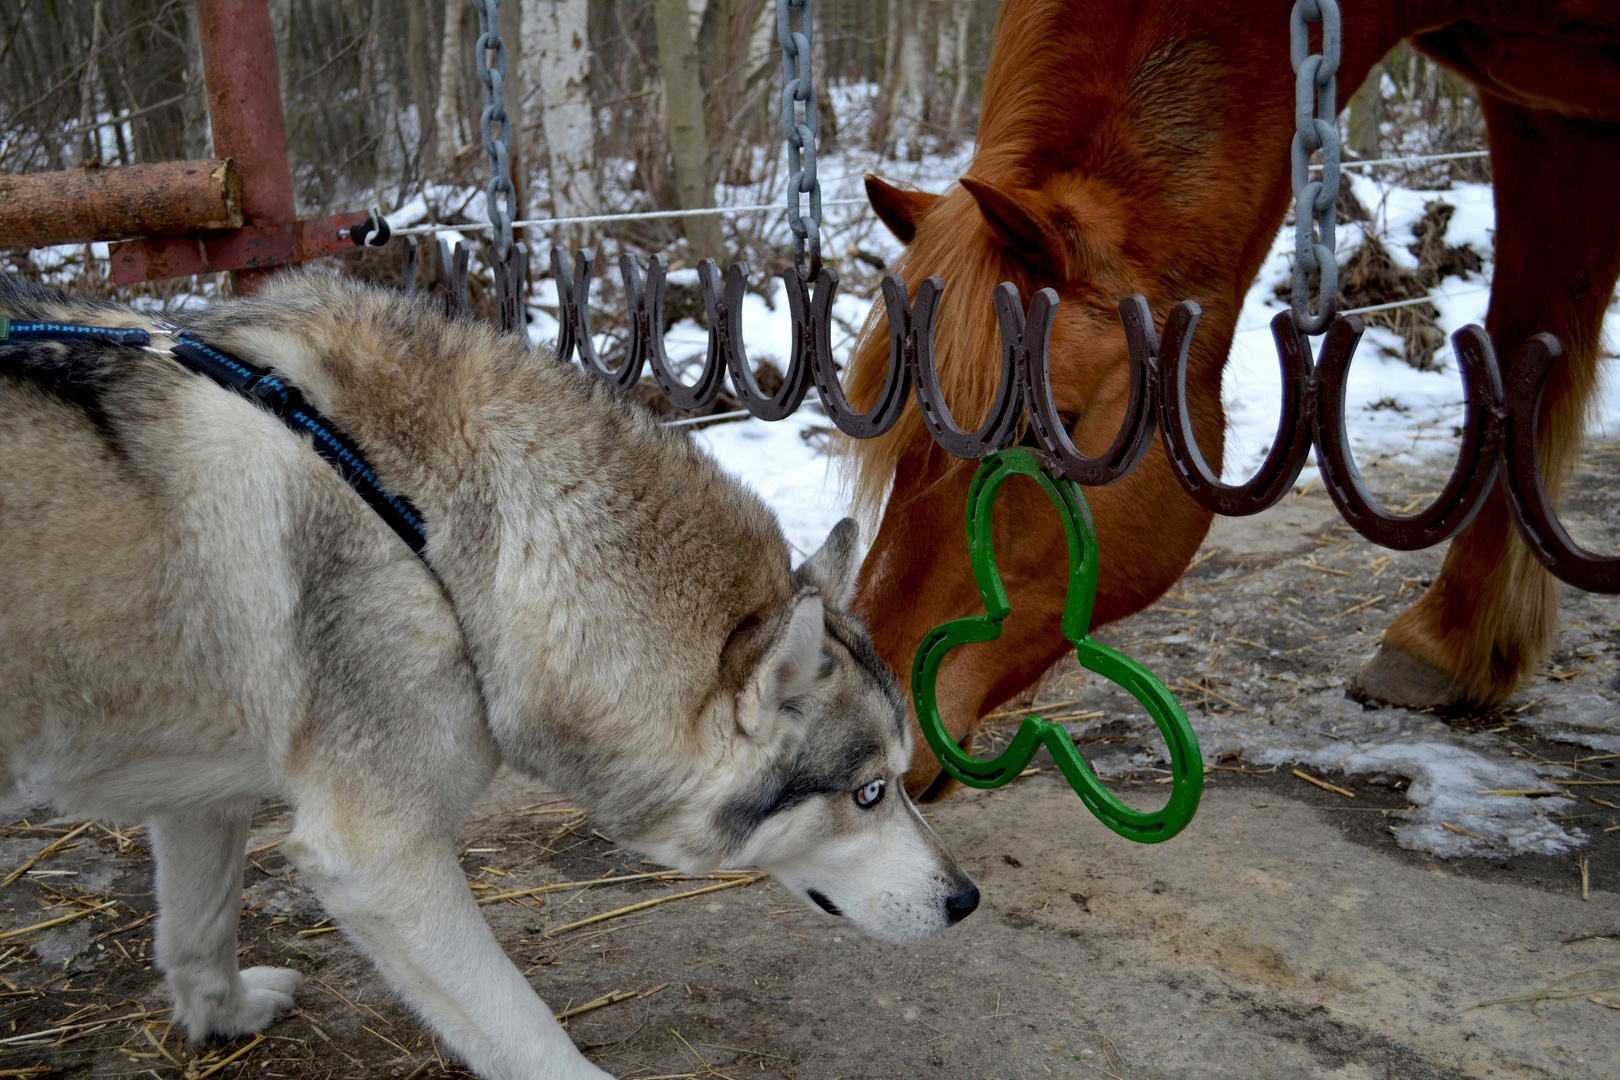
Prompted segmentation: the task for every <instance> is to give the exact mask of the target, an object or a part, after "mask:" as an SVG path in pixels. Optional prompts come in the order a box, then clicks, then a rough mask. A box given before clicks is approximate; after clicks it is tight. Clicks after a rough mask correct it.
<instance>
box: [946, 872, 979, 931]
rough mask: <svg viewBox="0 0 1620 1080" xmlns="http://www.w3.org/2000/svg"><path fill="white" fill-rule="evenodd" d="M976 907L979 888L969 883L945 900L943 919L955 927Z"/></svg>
mask: <svg viewBox="0 0 1620 1080" xmlns="http://www.w3.org/2000/svg"><path fill="white" fill-rule="evenodd" d="M978 906H979V887H978V886H977V885H975V884H973V882H971V881H970V882H968V883H967V885H966V886H964V887H963V888H960V889H958V890H956V891H955V892H954V893H952V894H951V895H950V896H947V897H946V898H945V917H946V918H947V919H949V920H951V923H952V925H955V924H956V923H959V922H961V921H962V920H963V919H965V918H967V917H968V916H969V915H971V914H973V910H974V909H975V908H977V907H978Z"/></svg>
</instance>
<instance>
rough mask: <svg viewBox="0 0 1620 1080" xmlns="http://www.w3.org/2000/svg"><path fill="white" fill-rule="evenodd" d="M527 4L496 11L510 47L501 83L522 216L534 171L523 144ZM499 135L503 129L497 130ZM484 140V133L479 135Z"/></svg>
mask: <svg viewBox="0 0 1620 1080" xmlns="http://www.w3.org/2000/svg"><path fill="white" fill-rule="evenodd" d="M523 16H524V11H523V5H522V3H521V2H520V0H504V2H503V3H502V4H501V6H500V8H499V9H498V10H497V11H496V19H497V21H496V30H497V31H498V32H499V33H500V35H501V42H502V43H503V44H504V45H505V46H506V78H505V80H503V81H502V83H501V94H502V98H503V100H505V102H506V115H507V116H508V117H510V118H511V121H512V138H511V143H512V145H511V146H508V147H507V148H506V160H507V163H508V164H509V165H510V166H511V168H512V188H513V190H514V191H515V192H517V197H516V198H515V199H514V200H513V205H512V216H513V217H514V218H521V217H522V216H523V211H524V208H525V207H526V206H528V204H529V183H530V172H531V169H530V167H529V156H528V155H527V154H525V153H524V152H523V151H524V146H523V135H522V133H521V128H522V125H523V105H524V102H525V101H527V100H528V97H529V95H528V89H529V86H530V85H531V84H530V83H529V80H528V79H527V78H526V77H525V76H526V74H527V70H526V67H525V61H524V59H523V54H524V52H525V50H524V48H523V35H524V32H525V28H524V23H525V22H526V21H527V20H526V19H524V17H523ZM496 134H497V137H498V136H499V132H497V133H496ZM479 141H480V143H481V142H482V141H483V138H482V135H480V137H479Z"/></svg>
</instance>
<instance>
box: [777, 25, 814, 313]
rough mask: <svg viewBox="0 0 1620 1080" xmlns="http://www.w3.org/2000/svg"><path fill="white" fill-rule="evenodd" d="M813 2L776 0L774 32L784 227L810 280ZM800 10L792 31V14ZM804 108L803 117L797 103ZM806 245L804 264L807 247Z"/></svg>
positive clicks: (803, 276) (802, 272)
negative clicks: (784, 173)
mask: <svg viewBox="0 0 1620 1080" xmlns="http://www.w3.org/2000/svg"><path fill="white" fill-rule="evenodd" d="M810 3H811V0H776V35H777V37H778V38H780V39H781V42H782V138H783V139H784V140H785V141H786V142H787V163H788V188H787V219H788V228H789V229H792V230H793V264H794V266H796V267H797V268H798V270H799V275H800V277H801V279H803V280H806V281H808V280H809V279H810V278H813V277H815V276H816V275H817V274H818V273H820V271H821V181H820V180H817V179H816V130H817V127H818V124H819V121H818V118H817V116H816V86H815V81H814V78H813V73H812V71H811V66H812V60H811V53H810V42H811V38H812V35H813V33H814V29H813V25H812V20H811V14H810ZM795 11H797V12H798V13H799V28H798V29H797V30H794V29H793V24H792V13H793V12H795ZM796 102H797V103H798V104H800V105H802V106H803V118H802V120H801V118H800V116H799V110H798V109H796V108H795V103H796ZM803 195H808V196H809V197H810V213H809V214H808V215H806V214H803V213H801V212H800V203H799V199H800V196H803ZM807 242H808V244H809V247H810V262H809V266H808V267H807V266H806V265H805V245H806V243H807Z"/></svg>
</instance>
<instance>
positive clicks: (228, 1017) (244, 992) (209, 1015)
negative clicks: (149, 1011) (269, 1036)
mask: <svg viewBox="0 0 1620 1080" xmlns="http://www.w3.org/2000/svg"><path fill="white" fill-rule="evenodd" d="M237 980H238V982H237V986H236V988H235V993H232V994H229V995H227V996H226V998H225V1000H223V1001H217V1000H216V1001H210V1000H208V997H207V996H206V995H204V996H202V999H201V1000H199V1001H194V1002H192V1003H190V1007H189V1008H188V1007H183V1006H182V1005H181V1003H180V1002H178V1001H177V1002H176V1003H175V1005H176V1007H175V1020H176V1021H177V1022H179V1023H182V1024H184V1025H185V1027H186V1031H187V1032H188V1033H189V1034H190V1036H191V1038H193V1039H231V1038H235V1037H236V1036H238V1035H252V1034H254V1033H256V1032H260V1031H263V1030H264V1029H265V1028H267V1027H269V1026H270V1025H271V1024H273V1023H275V1021H276V1018H277V1017H279V1016H280V1015H281V1014H282V1013H284V1012H286V1011H287V1010H288V1009H291V1008H292V1007H293V995H294V994H296V993H297V992H298V988H299V987H301V986H303V985H304V977H303V976H302V975H300V974H299V973H298V972H296V971H294V970H293V969H292V968H278V967H252V968H248V969H247V970H246V971H243V972H241V973H240V974H239V975H238V976H237Z"/></svg>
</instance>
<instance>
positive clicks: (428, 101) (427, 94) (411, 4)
mask: <svg viewBox="0 0 1620 1080" xmlns="http://www.w3.org/2000/svg"><path fill="white" fill-rule="evenodd" d="M431 29H432V20H430V19H429V18H428V9H427V0H405V53H406V56H405V65H406V66H405V71H406V74H407V75H408V76H409V77H410V80H411V105H412V107H413V108H415V110H416V174H417V178H418V180H420V179H421V178H422V177H424V176H427V175H429V174H431V173H432V171H433V159H434V157H435V154H434V151H435V150H436V149H437V147H436V146H435V145H434V128H435V126H436V125H435V124H434V120H435V115H434V105H435V104H436V103H435V101H434V98H433V58H432V55H431V51H430V49H429V47H428V37H429V31H430V30H431Z"/></svg>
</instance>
